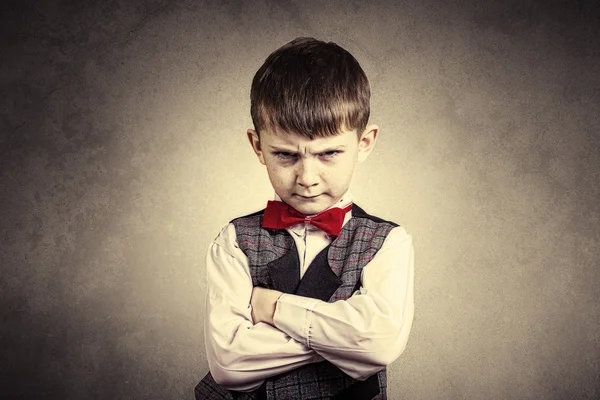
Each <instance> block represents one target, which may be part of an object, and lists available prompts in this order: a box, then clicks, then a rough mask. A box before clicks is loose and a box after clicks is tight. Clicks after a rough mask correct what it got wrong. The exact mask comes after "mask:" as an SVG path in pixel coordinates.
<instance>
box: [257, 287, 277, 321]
mask: <svg viewBox="0 0 600 400" xmlns="http://www.w3.org/2000/svg"><path fill="white" fill-rule="evenodd" d="M282 294H283V293H282V292H279V291H277V290H271V289H265V288H262V287H259V286H255V287H254V288H253V289H252V297H251V298H250V306H252V321H253V322H254V324H255V325H256V324H258V323H259V322H264V323H266V324H269V325H271V326H274V324H273V315H275V307H276V306H277V300H279V297H280V296H281V295H282Z"/></svg>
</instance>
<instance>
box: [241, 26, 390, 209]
mask: <svg viewBox="0 0 600 400" xmlns="http://www.w3.org/2000/svg"><path fill="white" fill-rule="evenodd" d="M250 97H251V114H252V121H253V123H254V127H255V129H254V130H252V129H249V130H248V138H249V140H250V143H251V144H252V147H253V148H254V151H255V152H256V154H257V156H258V158H259V160H260V162H261V163H262V164H264V165H266V167H267V172H268V174H269V178H270V180H271V183H272V185H273V188H274V189H275V192H276V193H277V194H278V195H279V197H281V199H282V200H283V201H285V202H286V203H288V204H290V205H291V206H292V207H294V208H295V209H297V210H298V211H300V212H302V213H304V214H317V213H319V212H321V211H323V210H325V209H326V208H328V207H330V206H332V205H334V204H335V203H336V202H338V201H339V200H340V198H341V197H342V195H343V194H344V193H345V192H346V190H347V189H348V187H349V185H350V181H351V179H352V175H353V172H354V167H355V165H356V163H357V162H359V161H362V160H364V159H365V158H366V157H367V156H368V155H369V153H370V152H371V150H372V148H373V145H374V144H375V140H376V137H377V132H378V127H377V126H375V125H371V126H368V127H367V122H368V119H369V110H370V106H369V101H370V89H369V82H368V80H367V77H366V75H365V73H364V72H363V70H362V68H361V67H360V65H359V64H358V62H357V61H356V59H355V58H354V57H353V56H352V55H351V54H350V53H348V52H347V51H346V50H344V49H342V48H341V47H339V46H338V45H336V44H335V43H332V42H329V43H325V42H322V41H318V40H316V39H312V38H298V39H295V40H293V41H291V42H289V43H287V44H285V45H284V46H283V47H281V48H279V49H278V50H276V51H275V52H273V53H272V54H271V55H269V57H268V58H267V59H266V61H265V63H264V64H263V65H262V66H261V68H260V69H259V70H258V72H257V73H256V75H255V76H254V79H253V81H252V88H251V93H250Z"/></svg>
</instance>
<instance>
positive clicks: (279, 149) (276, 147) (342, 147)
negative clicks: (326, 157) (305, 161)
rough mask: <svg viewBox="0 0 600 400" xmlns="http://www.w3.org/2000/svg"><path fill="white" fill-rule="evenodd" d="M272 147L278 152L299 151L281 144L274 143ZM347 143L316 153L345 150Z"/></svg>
mask: <svg viewBox="0 0 600 400" xmlns="http://www.w3.org/2000/svg"><path fill="white" fill-rule="evenodd" d="M269 147H270V149H271V150H272V151H276V152H282V153H293V154H296V153H298V151H297V150H296V149H290V148H285V147H279V146H273V145H269ZM346 147H347V146H346V145H344V144H340V145H338V146H330V147H324V148H323V149H321V150H319V151H317V152H315V153H314V154H321V153H327V152H329V151H336V150H344V149H346Z"/></svg>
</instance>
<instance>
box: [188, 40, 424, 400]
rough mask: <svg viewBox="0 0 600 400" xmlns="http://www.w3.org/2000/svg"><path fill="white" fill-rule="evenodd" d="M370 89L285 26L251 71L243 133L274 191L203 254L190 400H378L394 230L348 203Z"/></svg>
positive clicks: (404, 289) (393, 350)
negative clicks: (203, 354)
mask: <svg viewBox="0 0 600 400" xmlns="http://www.w3.org/2000/svg"><path fill="white" fill-rule="evenodd" d="M369 101H370V89H369V84H368V81H367V78H366V76H365V74H364V72H363V70H362V69H361V67H360V65H359V64H358V62H357V61H356V59H354V57H353V56H352V55H350V54H349V53H348V52H347V51H346V50H344V49H342V48H341V47H339V46H337V45H336V44H335V43H325V42H321V41H318V40H315V39H312V38H298V39H296V40H293V41H291V42H289V43H288V44H286V45H284V46H283V47H281V48H280V49H278V50H276V51H275V52H273V53H272V54H271V55H270V56H269V57H268V58H267V59H266V61H265V63H264V64H263V66H262V67H261V68H260V69H259V70H258V72H257V73H256V75H255V76H254V79H253V81H252V88H251V114H252V121H253V123H254V128H255V129H254V130H253V129H249V130H248V132H247V135H248V139H249V141H250V144H251V145H252V148H253V150H254V152H255V153H256V155H257V157H258V159H259V161H260V162H261V163H262V164H263V165H265V166H266V168H267V173H268V175H269V179H270V181H271V184H272V185H273V189H274V190H275V201H269V202H268V204H267V207H266V208H265V209H264V210H262V211H259V212H257V213H254V214H250V215H248V216H245V217H240V218H237V219H234V220H233V221H232V222H231V223H229V224H228V225H227V226H226V227H225V228H224V229H223V230H222V231H221V233H220V234H219V235H218V236H217V238H216V239H215V240H214V242H213V243H212V245H211V246H210V249H209V251H208V255H207V266H206V268H207V278H208V294H207V309H206V321H205V341H206V351H207V358H208V363H209V367H210V372H209V374H208V375H207V376H206V377H205V378H204V379H203V380H202V381H201V382H200V383H199V384H198V386H197V387H196V399H285V400H291V399H373V398H376V399H386V398H387V393H386V374H385V368H386V366H387V365H389V364H391V363H392V362H393V361H394V360H395V359H396V358H397V357H398V356H399V355H400V354H401V353H402V351H403V350H404V348H405V346H406V342H407V339H408V334H409V331H410V328H411V324H412V318H413V310H414V305H413V270H414V267H413V247H412V239H411V236H410V235H409V234H407V233H406V231H405V230H404V228H402V227H400V226H398V225H396V224H394V223H391V222H388V221H384V220H382V219H379V218H377V217H373V216H371V215H369V214H367V213H366V212H365V211H363V210H362V209H361V208H360V207H358V206H357V205H355V204H353V203H352V198H351V194H350V192H349V190H348V188H349V186H350V181H351V179H352V175H353V172H354V167H355V165H356V164H357V163H358V162H362V161H364V160H365V159H366V158H367V156H368V155H369V154H370V153H371V151H372V150H373V146H374V145H375V141H376V139H377V134H378V130H379V128H378V127H377V126H376V125H369V126H367V121H368V118H369V111H370V106H369Z"/></svg>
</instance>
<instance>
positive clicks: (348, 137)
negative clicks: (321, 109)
mask: <svg viewBox="0 0 600 400" xmlns="http://www.w3.org/2000/svg"><path fill="white" fill-rule="evenodd" d="M260 137H261V141H263V142H264V143H266V144H269V145H272V146H285V147H293V148H309V149H313V148H323V147H333V146H348V145H351V144H352V143H355V142H357V140H358V139H357V136H356V130H352V131H347V130H344V131H342V132H340V133H338V134H337V135H334V136H325V137H317V138H314V139H310V138H307V137H305V136H301V135H298V134H296V133H288V132H282V131H271V130H264V131H262V132H261V133H260Z"/></svg>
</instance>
